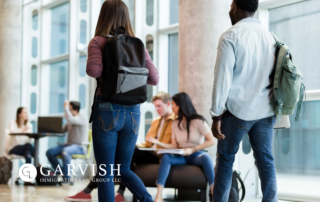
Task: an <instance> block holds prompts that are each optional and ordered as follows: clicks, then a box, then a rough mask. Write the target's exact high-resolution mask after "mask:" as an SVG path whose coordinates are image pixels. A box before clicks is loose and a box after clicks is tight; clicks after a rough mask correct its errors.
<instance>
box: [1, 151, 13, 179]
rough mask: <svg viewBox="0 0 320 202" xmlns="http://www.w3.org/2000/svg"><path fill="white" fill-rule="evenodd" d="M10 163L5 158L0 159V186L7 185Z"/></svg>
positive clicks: (10, 168) (10, 169) (9, 175)
mask: <svg viewBox="0 0 320 202" xmlns="http://www.w3.org/2000/svg"><path fill="white" fill-rule="evenodd" d="M11 171H12V161H11V160H10V159H7V158H6V157H0V184H7V183H8V181H9V179H10V178H11Z"/></svg>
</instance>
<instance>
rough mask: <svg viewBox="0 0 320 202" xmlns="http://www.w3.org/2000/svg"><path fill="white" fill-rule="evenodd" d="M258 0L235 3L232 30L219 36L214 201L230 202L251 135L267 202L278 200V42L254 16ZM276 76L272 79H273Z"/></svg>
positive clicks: (214, 114) (214, 110)
mask: <svg viewBox="0 0 320 202" xmlns="http://www.w3.org/2000/svg"><path fill="white" fill-rule="evenodd" d="M258 6H259V0H234V1H233V2H232V5H231V10H230V13H229V14H230V18H231V21H232V24H233V26H232V27H231V28H230V29H229V30H228V31H226V32H225V33H224V34H223V35H222V36H221V38H220V41H219V47H218V57H217V63H216V68H215V75H214V89H213V95H212V102H213V103H212V108H211V115H212V117H213V124H212V132H213V134H214V136H215V137H216V138H217V139H218V140H219V141H218V151H217V164H216V168H215V169H216V177H215V183H214V191H213V201H214V202H227V201H228V199H229V193H230V188H231V178H232V167H233V162H234V159H235V155H236V153H237V151H238V149H239V144H240V142H241V140H242V139H243V136H244V135H245V134H248V135H249V138H250V143H251V146H252V149H253V152H254V157H255V162H256V166H257V167H258V170H259V176H260V179H261V188H262V192H263V199H262V201H263V202H275V201H278V196H277V181H276V171H275V166H274V159H273V156H272V153H271V152H272V136H273V126H274V124H275V121H276V116H275V113H274V108H273V104H272V101H273V93H272V88H271V87H272V82H273V80H272V79H273V77H272V75H273V67H274V62H275V40H274V38H273V36H272V35H271V33H269V32H268V30H266V29H265V28H264V27H263V26H262V25H261V23H260V21H259V20H257V19H255V18H254V14H255V12H256V11H257V9H258ZM270 78H271V79H270Z"/></svg>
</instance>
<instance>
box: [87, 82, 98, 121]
mask: <svg viewBox="0 0 320 202" xmlns="http://www.w3.org/2000/svg"><path fill="white" fill-rule="evenodd" d="M96 80H97V88H96V91H95V92H94V97H93V103H92V106H91V115H90V119H89V123H91V122H92V120H93V112H94V109H95V104H96V95H97V92H98V88H99V86H100V82H99V78H96Z"/></svg>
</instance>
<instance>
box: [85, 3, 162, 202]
mask: <svg viewBox="0 0 320 202" xmlns="http://www.w3.org/2000/svg"><path fill="white" fill-rule="evenodd" d="M120 26H122V27H123V28H124V29H125V30H126V32H127V34H128V35H129V36H132V37H134V33H133V30H132V27H131V24H130V18H129V11H128V8H127V6H126V5H125V3H124V2H122V1H121V0H106V1H105V2H104V3H103V5H102V8H101V11H100V16H99V19H98V24H97V27H96V32H95V37H94V38H93V39H92V40H91V41H90V43H89V47H88V61H87V74H88V75H89V76H91V77H94V78H98V81H99V82H101V80H102V78H101V77H102V76H103V73H102V72H103V61H106V60H108V59H111V60H113V59H114V58H104V50H105V44H106V41H107V37H112V36H115V35H117V34H118V33H117V32H118V30H117V29H118V28H119V27H120ZM107 48H108V50H111V49H112V48H113V47H107ZM144 54H145V62H146V68H147V69H148V78H147V83H148V84H150V85H157V84H158V81H159V76H158V72H157V70H156V68H155V67H154V65H153V62H152V60H151V58H150V56H149V54H148V52H147V50H146V49H145V50H144ZM121 58H123V57H121ZM123 81H124V79H123V80H122V83H123ZM105 88H107V87H105ZM102 95H103V93H102V91H101V88H98V89H97V91H96V96H95V104H94V112H93V122H92V132H93V136H92V137H93V147H94V153H95V158H96V161H97V168H98V172H99V174H100V176H99V177H100V179H99V180H101V181H100V182H99V184H98V197H99V201H101V202H102V201H103V202H113V201H114V200H115V196H114V183H113V178H114V176H116V177H119V178H120V179H121V183H122V184H123V185H125V186H126V187H127V188H128V189H129V190H130V191H131V192H132V193H133V194H134V195H135V196H136V197H137V199H138V200H139V201H141V202H150V201H152V198H151V196H150V194H149V193H148V192H147V190H146V188H145V186H144V184H143V182H142V181H141V180H140V178H139V177H138V176H136V175H135V174H134V173H133V172H132V171H131V170H130V162H131V158H132V155H133V151H134V148H135V144H136V141H137V138H138V133H139V125H140V104H135V105H120V104H114V103H108V102H107V101H106V100H105V98H104V97H103V96H102ZM119 165H120V167H119ZM119 168H120V169H119ZM102 169H104V170H105V171H106V172H104V171H103V170H102ZM113 173H115V174H114V175H113ZM118 173H120V175H121V176H118Z"/></svg>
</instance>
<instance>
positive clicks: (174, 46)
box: [168, 34, 179, 95]
mask: <svg viewBox="0 0 320 202" xmlns="http://www.w3.org/2000/svg"><path fill="white" fill-rule="evenodd" d="M168 67H169V71H168V81H169V83H168V87H169V91H168V92H169V94H170V95H174V94H176V93H178V92H179V76H178V75H179V36H178V34H170V35H169V66H168Z"/></svg>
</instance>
